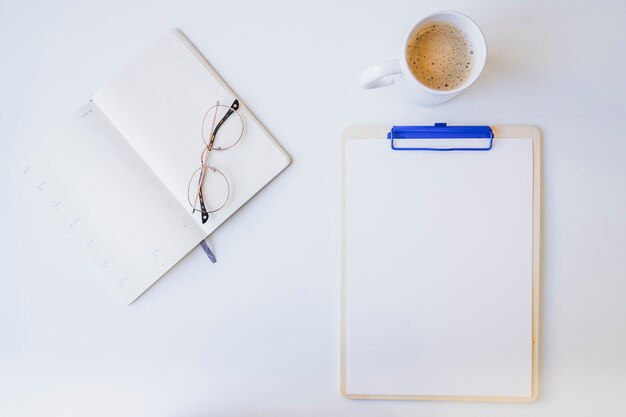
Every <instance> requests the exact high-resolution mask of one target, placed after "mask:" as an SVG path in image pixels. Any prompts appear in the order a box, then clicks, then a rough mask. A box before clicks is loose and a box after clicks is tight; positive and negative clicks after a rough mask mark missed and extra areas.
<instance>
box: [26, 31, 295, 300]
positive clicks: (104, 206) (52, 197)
mask: <svg viewBox="0 0 626 417" xmlns="http://www.w3.org/2000/svg"><path fill="white" fill-rule="evenodd" d="M235 99H236V96H235V94H234V93H233V91H232V90H230V89H229V88H228V86H227V85H226V84H225V83H224V81H223V80H222V79H221V78H220V77H219V76H218V74H217V73H216V72H215V70H214V69H213V68H211V66H210V65H209V64H208V62H207V61H206V60H205V59H204V58H203V57H202V55H201V54H200V53H199V52H198V50H197V49H196V48H195V47H194V46H193V45H192V44H191V42H190V41H189V40H188V39H187V38H186V37H185V36H184V35H183V33H182V32H180V31H178V30H174V31H171V32H169V33H167V34H166V35H165V36H164V37H163V38H161V39H160V40H159V41H158V42H157V43H156V44H155V45H154V46H153V47H152V48H150V49H149V50H148V51H147V52H146V53H145V54H144V55H142V56H141V57H140V58H139V59H137V60H136V61H135V62H134V63H132V64H131V65H130V66H129V67H128V68H126V70H125V71H123V72H122V73H121V74H120V75H118V76H117V77H116V78H114V79H113V80H112V81H110V82H109V83H108V84H106V85H104V86H103V87H102V88H101V89H100V90H98V92H96V94H95V96H94V98H93V100H92V101H90V102H89V103H87V104H86V105H84V106H83V107H81V108H80V109H79V110H78V111H77V112H76V113H75V114H74V115H73V116H72V117H71V118H70V119H69V120H68V121H67V122H66V123H65V124H63V125H62V126H61V127H60V128H59V129H58V130H56V132H54V133H53V134H52V135H51V137H50V138H48V140H46V141H45V142H44V144H43V145H41V147H39V148H38V149H37V150H36V152H35V153H34V154H33V155H32V156H31V157H30V159H29V160H28V161H26V162H25V163H24V164H23V166H22V167H21V170H20V173H19V175H20V176H21V177H22V179H23V181H24V182H26V184H27V185H28V186H29V187H30V188H31V189H32V190H33V192H34V193H35V194H36V201H37V202H38V203H37V204H39V206H40V207H41V208H47V209H50V210H51V211H52V213H53V215H54V216H55V217H57V218H58V220H59V221H60V223H61V225H62V227H63V228H64V229H67V230H68V231H69V232H70V233H71V234H72V235H74V237H75V239H76V241H77V242H78V243H79V245H80V248H81V252H83V253H84V254H85V255H87V256H89V257H91V259H92V260H93V262H94V264H95V266H96V268H97V270H98V271H100V273H101V274H102V275H103V277H104V281H105V282H106V283H107V284H108V286H109V287H110V288H111V289H112V290H113V292H114V293H115V294H116V295H117V296H118V297H119V298H120V299H121V300H122V301H124V302H126V303H131V302H133V301H134V300H135V299H136V298H137V297H139V295H141V294H142V293H143V292H144V291H145V290H146V289H147V288H149V287H150V286H151V285H152V284H153V283H154V282H155V281H156V280H158V279H159V278H160V277H161V276H162V275H163V274H164V273H165V272H166V271H167V270H168V269H169V268H171V267H172V266H173V265H174V264H176V263H177V262H178V261H179V260H180V259H181V258H182V257H184V256H185V255H186V254H187V253H188V252H189V251H190V250H191V249H193V248H194V247H195V246H197V245H198V243H199V242H200V241H201V240H203V239H204V238H205V237H206V236H207V235H209V234H210V233H211V232H213V231H214V230H215V229H216V228H217V227H218V226H219V225H220V224H222V223H223V222H224V221H225V220H226V219H227V218H229V217H230V216H231V215H232V214H233V213H234V212H235V211H236V210H237V209H238V208H239V207H241V206H242V205H243V204H244V203H245V202H246V201H248V200H249V199H250V198H251V197H252V196H254V195H255V194H256V193H257V192H258V191H259V190H260V189H261V188H263V187H264V186H265V185H266V184H267V183H268V182H270V181H271V180H272V179H273V178H274V177H276V176H277V175H278V174H279V173H280V172H281V171H282V170H284V169H285V168H286V167H287V166H288V165H289V163H290V158H289V156H288V155H287V154H286V153H285V151H284V150H283V149H282V148H281V147H280V146H279V145H278V143H277V142H276V141H275V140H274V139H273V138H272V136H271V135H270V134H269V133H268V132H267V131H266V130H265V129H264V128H263V126H261V124H260V123H259V122H258V121H257V119H256V118H255V117H254V116H253V115H252V114H251V113H250V112H249V111H248V110H247V109H246V107H245V105H243V104H242V103H241V100H239V101H240V108H239V110H238V112H239V114H241V116H242V118H243V124H244V127H245V133H244V136H243V138H242V139H241V142H240V144H238V145H237V146H236V147H235V148H233V149H231V150H228V151H224V152H212V153H211V154H210V165H211V166H214V167H219V169H220V170H221V171H222V172H223V173H224V174H225V175H226V176H227V177H228V181H229V183H230V184H231V187H232V189H231V194H230V198H229V200H228V202H227V203H226V205H225V206H224V208H222V209H221V210H219V211H217V212H216V213H214V214H212V215H211V217H210V218H209V220H208V222H206V223H205V224H202V222H201V219H200V217H199V216H197V215H192V213H191V208H190V206H189V203H188V184H189V179H190V176H191V174H192V173H193V172H194V170H195V169H197V168H198V167H199V161H200V159H199V156H200V153H201V151H202V149H203V146H204V144H203V143H202V136H201V134H200V133H199V132H200V131H201V127H200V126H201V125H200V123H201V120H202V117H203V115H204V113H205V112H206V111H207V109H208V108H209V107H211V106H212V105H214V104H215V103H216V101H217V100H219V101H220V103H222V104H227V105H230V104H231V103H232V102H233V101H234V100H235Z"/></svg>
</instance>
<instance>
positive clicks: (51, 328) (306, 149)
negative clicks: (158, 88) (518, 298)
mask: <svg viewBox="0 0 626 417" xmlns="http://www.w3.org/2000/svg"><path fill="white" fill-rule="evenodd" d="M441 8H449V9H456V10H459V11H462V12H465V13H467V14H469V15H470V16H471V17H473V18H475V19H476V21H477V22H478V23H479V25H480V26H481V27H482V28H483V30H484V32H485V35H486V37H487V41H488V45H489V59H488V63H487V67H486V70H485V72H484V74H483V76H482V77H481V78H480V80H479V81H478V83H477V84H476V85H475V86H473V87H472V88H471V89H470V90H469V91H467V92H466V93H465V94H463V95H461V96H459V97H457V98H456V99H454V100H453V101H451V102H449V103H448V104H445V105H443V106H441V107H436V108H431V109H421V108H417V107H413V106H411V105H409V104H406V103H404V102H403V101H401V99H399V98H397V97H396V96H395V95H394V93H393V91H387V90H379V91H364V90H360V89H359V88H358V85H357V76H358V74H359V72H360V70H361V69H363V68H364V67H366V66H367V65H369V64H374V63H377V62H379V61H383V60H387V59H391V58H394V57H395V56H396V55H397V54H398V53H399V49H400V44H401V42H402V38H403V36H404V34H405V31H407V30H408V28H409V27H410V26H411V25H412V24H413V23H414V22H415V21H417V20H418V19H419V18H420V17H422V16H424V15H426V14H428V13H430V12H433V11H436V10H438V9H441ZM224 16H226V17H224ZM625 19H626V6H625V3H623V2H618V1H607V2H603V4H602V5H596V4H595V3H593V2H583V1H574V2H571V1H558V2H544V1H512V2H497V1H477V0H476V1H471V2H469V1H468V2H463V3H462V2H458V1H449V2H446V3H445V4H442V3H441V2H436V1H423V2H415V1H391V0H390V1H386V2H384V3H381V2H368V3H365V2H356V1H354V2H349V3H348V2H346V3H343V2H342V3H339V2H331V1H329V2H327V3H326V4H323V3H322V2H310V3H308V4H305V3H303V2H287V1H285V2H282V3H273V2H252V1H250V2H248V1H204V2H202V1H197V2H182V1H176V2H174V1H171V2H167V1H154V2H147V1H145V2H127V1H107V2H96V3H94V2H92V3H91V4H89V5H88V4H87V3H84V4H83V3H82V2H75V3H74V2H71V3H70V2H65V3H63V4H61V3H58V4H55V3H53V2H44V1H39V2H36V3H35V2H28V1H24V2H17V1H13V2H10V3H9V2H7V1H3V2H2V3H1V4H0V56H1V57H2V64H1V65H0V79H1V80H2V92H1V93H0V129H1V130H0V131H1V140H2V152H0V166H1V168H0V169H1V170H2V176H1V179H0V186H1V189H0V196H1V197H0V202H1V207H2V208H1V210H2V212H1V213H2V215H1V216H0V230H1V231H2V234H3V239H2V240H1V241H0V242H1V243H0V265H1V270H0V274H1V278H0V415H2V416H39V415H46V416H64V417H67V416H85V415H90V416H111V415H116V416H181V417H196V416H272V417H276V416H282V415H285V416H321V415H327V416H381V415H387V416H389V415H393V416H398V417H401V416H416V415H422V416H467V415H480V416H527V415H530V414H532V415H534V416H550V417H552V416H587V415H591V414H593V415H606V416H609V415H618V414H619V411H620V410H621V412H622V413H623V409H624V408H623V407H624V404H623V395H624V392H626V355H625V354H624V352H626V261H625V259H626V162H625V160H626V138H625V137H624V134H623V131H624V130H623V129H624V128H625V127H624V120H623V119H624V115H625V114H626V77H625V76H624V69H625V68H626V58H624V57H625V55H624V53H623V50H622V49H623V39H624V33H625V32H624V23H623V22H624V20H625ZM174 26H178V27H180V28H181V29H183V30H184V31H185V33H186V34H187V35H188V36H189V37H190V38H191V40H192V41H193V42H194V43H195V44H196V45H197V46H198V48H199V49H200V50H201V51H202V52H203V53H204V54H205V55H206V57H207V58H208V60H209V61H210V62H211V64H213V66H215V68H216V69H217V70H218V71H219V72H220V73H221V74H222V76H223V77H224V78H225V79H226V80H227V82H228V83H229V84H230V85H231V87H232V88H233V89H234V90H235V91H236V92H237V93H238V94H239V95H240V97H241V98H242V99H243V100H244V101H245V102H246V103H247V104H248V106H249V107H250V108H251V109H252V111H253V112H255V114H256V115H257V116H258V117H259V119H260V120H261V121H262V122H263V123H264V124H265V125H266V126H267V128H268V129H269V130H270V131H271V132H272V133H273V134H274V135H275V136H276V138H277V139H278V140H279V141H280V142H281V143H282V144H283V145H284V147H285V148H286V149H287V151H288V152H289V153H290V154H291V155H292V156H293V159H294V163H293V165H292V166H291V167H290V168H289V169H288V170H287V171H286V172H285V173H284V174H282V175H281V176H280V177H279V178H278V179H277V180H276V181H274V182H273V183H272V184H271V185H270V186H269V187H268V188H266V189H265V190H263V191H262V193H261V194H260V195H259V196H257V197H256V198H255V199H254V200H253V201H251V202H250V203H249V204H248V205H247V206H246V207H244V209H242V210H241V211H240V212H239V213H238V214H237V215H236V216H234V218H232V219H231V220H230V221H229V222H227V223H226V224H225V225H224V226H223V227H222V228H220V229H219V230H218V231H217V232H216V233H215V234H214V236H213V238H212V242H213V244H214V246H215V248H216V251H217V256H218V257H219V262H218V263H217V264H216V265H211V264H210V263H209V262H208V260H207V259H206V257H205V255H204V254H203V253H202V251H201V249H196V250H195V251H194V252H193V253H191V254H190V255H189V256H187V257H186V258H185V259H184V260H183V261H182V262H181V263H180V264H179V265H177V266H176V267H175V268H174V269H173V270H172V271H171V272H170V273H168V274H167V275H166V276H165V277H164V278H163V279H161V280H160V281H159V282H158V283H157V284H156V285H155V286H154V287H153V288H152V289H151V290H150V291H148V292H147V293H146V294H145V295H144V296H143V297H142V298H141V299H140V300H139V301H138V302H136V303H135V304H134V305H132V306H131V307H124V306H122V305H119V304H117V303H116V302H115V301H114V299H113V298H112V297H111V296H110V295H109V294H108V293H107V291H106V290H105V289H104V288H103V287H101V285H100V284H99V282H98V281H97V280H94V279H93V278H92V277H90V274H89V271H90V267H89V265H88V264H87V263H86V262H84V261H82V260H78V259H73V258H72V255H71V254H69V253H68V251H67V250H66V247H67V246H68V245H69V242H67V241H66V240H65V239H64V238H63V237H62V236H59V233H58V230H57V227H56V226H54V225H52V224H51V222H50V221H49V219H48V218H47V217H46V216H45V215H40V213H39V212H38V210H37V209H36V208H35V207H33V206H32V204H30V202H31V200H29V199H28V198H27V194H26V193H25V191H24V190H23V189H22V187H21V186H20V184H18V183H16V181H15V180H14V179H13V177H12V175H11V169H12V168H13V167H14V163H15V162H16V161H20V160H22V159H23V158H24V157H25V156H26V154H27V153H28V152H29V151H30V150H32V149H33V148H34V147H35V146H36V145H37V143H38V142H40V141H41V140H42V139H43V137H44V136H46V135H47V134H48V133H49V132H50V131H51V130H52V129H53V128H54V127H55V126H56V125H57V124H59V123H60V122H61V121H62V120H63V119H64V118H66V117H67V116H68V115H69V114H70V113H71V112H72V111H74V110H75V109H76V108H78V107H79V106H80V105H82V104H83V103H85V102H86V101H87V100H89V99H90V97H91V95H92V94H93V93H94V92H95V91H96V89H97V88H98V87H99V86H100V85H101V84H102V83H103V82H104V81H105V80H107V78H109V77H111V76H112V75H113V74H114V73H115V72H116V71H117V70H119V69H120V68H121V67H122V66H124V65H125V64H126V63H127V62H128V61H129V60H130V59H132V58H134V57H135V56H136V55H137V54H139V53H140V52H141V51H142V50H143V49H144V48H145V47H147V46H148V45H149V44H150V43H151V42H153V41H154V40H155V39H156V38H157V37H158V36H159V35H160V34H161V33H162V32H163V31H165V30H166V29H168V28H170V27H174ZM438 121H446V122H449V123H451V124H464V123H468V124H471V123H485V122H489V123H491V124H534V125H537V126H538V127H539V128H540V129H541V131H542V133H543V138H544V147H543V155H544V158H543V174H544V182H543V187H544V203H545V204H544V221H545V226H544V231H545V239H544V242H545V246H544V252H543V255H544V260H545V262H544V274H543V286H542V300H541V311H542V316H541V333H540V335H541V339H540V340H541V346H540V352H541V353H540V379H539V399H538V400H537V401H536V402H535V403H532V404H522V405H520V404H472V403H439V402H372V401H350V400H346V399H344V398H343V397H341V396H340V395H339V386H338V384H339V352H338V349H339V275H338V274H339V174H338V159H339V147H338V140H339V133H340V130H341V129H342V128H343V127H344V126H347V125H350V124H362V123H372V124H383V123H389V124H391V123H393V122H396V123H413V124H429V123H433V122H438Z"/></svg>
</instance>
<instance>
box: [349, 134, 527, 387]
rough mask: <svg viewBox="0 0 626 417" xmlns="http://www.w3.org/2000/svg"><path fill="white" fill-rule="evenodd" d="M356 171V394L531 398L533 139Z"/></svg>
mask: <svg viewBox="0 0 626 417" xmlns="http://www.w3.org/2000/svg"><path fill="white" fill-rule="evenodd" d="M344 163H345V189H344V192H345V196H344V204H345V206H344V210H345V211H344V216H345V217H344V221H345V223H344V227H345V229H344V233H345V235H344V239H345V241H344V242H345V252H344V262H345V276H344V280H345V281H344V285H345V287H344V297H345V298H344V301H345V305H344V308H345V316H344V317H345V322H344V325H345V333H344V335H345V339H344V342H345V346H344V348H345V363H344V365H345V387H346V394H371V395H434V396H507V397H509V396H514V397H530V396H531V388H532V241H533V236H532V230H533V218H532V210H533V208H532V207H533V206H532V204H533V201H532V199H533V166H532V164H533V143H532V140H531V139H520V138H515V139H496V140H495V142H494V147H493V150H491V151H489V152H419V151H392V150H390V149H389V142H388V140H386V139H364V140H360V139H351V140H347V142H346V145H345V159H344Z"/></svg>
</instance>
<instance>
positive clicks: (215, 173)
mask: <svg viewBox="0 0 626 417" xmlns="http://www.w3.org/2000/svg"><path fill="white" fill-rule="evenodd" d="M238 109H239V100H235V101H233V103H232V104H231V105H230V106H225V105H222V104H220V102H219V101H217V102H216V103H215V105H214V106H211V107H210V108H209V109H208V110H207V111H206V112H205V113H204V117H203V118H202V125H201V129H202V130H201V134H202V141H203V142H204V148H203V150H202V153H201V154H200V168H198V169H196V170H195V171H194V172H193V174H192V175H191V178H190V179H189V184H188V185H187V200H188V201H189V205H190V206H191V212H192V213H196V212H199V213H200V216H201V218H202V223H203V224H204V223H206V222H207V221H208V220H209V215H210V214H211V213H215V212H216V211H218V210H220V209H222V208H223V207H224V206H225V205H226V203H228V200H229V198H230V194H231V185H230V182H229V181H228V178H227V177H226V175H224V173H223V172H222V171H220V170H219V169H218V168H216V167H213V166H209V165H208V160H209V154H210V153H211V151H219V152H221V151H226V150H228V149H232V148H234V147H235V146H236V145H237V144H239V142H240V141H241V138H242V137H243V130H244V127H243V126H244V125H243V118H242V117H241V114H239V113H238V112H237V110H238ZM233 115H236V117H232V116H233ZM208 119H211V120H212V122H211V128H210V129H208V128H207V127H208V123H207V120H208ZM216 121H217V123H216Z"/></svg>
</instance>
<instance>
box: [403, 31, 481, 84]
mask: <svg viewBox="0 0 626 417" xmlns="http://www.w3.org/2000/svg"><path fill="white" fill-rule="evenodd" d="M406 59H407V63H408V65H409V68H410V69H411V72H412V73H413V75H414V76H415V78H417V79H418V80H419V81H420V82H421V83H422V84H424V85H425V86H427V87H429V88H432V89H433V90H454V89H455V88H458V87H460V86H461V85H463V83H465V81H466V80H467V79H468V78H469V76H470V74H471V73H472V67H473V64H474V51H473V49H472V46H471V44H470V42H469V40H468V39H467V36H466V35H465V33H463V31H461V30H460V29H459V28H457V27H456V26H454V25H453V24H450V23H446V22H432V23H429V24H428V25H427V26H425V27H424V28H422V29H421V30H420V31H419V32H417V33H416V34H414V35H413V37H412V38H411V40H410V41H409V43H408V45H407V49H406Z"/></svg>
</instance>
